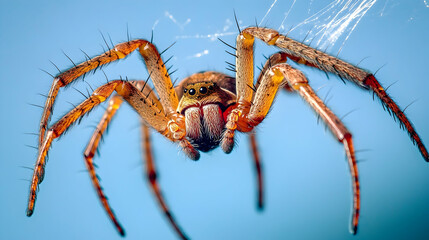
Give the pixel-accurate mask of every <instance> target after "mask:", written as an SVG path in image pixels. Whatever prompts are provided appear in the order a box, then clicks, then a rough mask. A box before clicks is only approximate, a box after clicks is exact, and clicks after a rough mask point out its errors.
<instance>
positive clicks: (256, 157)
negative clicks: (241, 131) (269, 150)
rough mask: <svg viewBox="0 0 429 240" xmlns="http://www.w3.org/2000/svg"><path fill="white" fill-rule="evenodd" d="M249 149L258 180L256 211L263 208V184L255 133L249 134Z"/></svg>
mask: <svg viewBox="0 0 429 240" xmlns="http://www.w3.org/2000/svg"><path fill="white" fill-rule="evenodd" d="M249 141H250V147H251V151H252V155H253V162H254V164H255V165H254V166H255V171H256V176H257V179H258V209H259V210H262V209H263V208H264V184H263V178H262V164H261V157H260V155H259V150H258V144H257V141H256V133H255V131H252V132H251V133H250V134H249Z"/></svg>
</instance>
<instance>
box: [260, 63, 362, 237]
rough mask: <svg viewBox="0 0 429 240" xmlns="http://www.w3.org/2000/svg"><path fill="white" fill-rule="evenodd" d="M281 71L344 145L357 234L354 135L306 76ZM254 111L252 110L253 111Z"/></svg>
mask: <svg viewBox="0 0 429 240" xmlns="http://www.w3.org/2000/svg"><path fill="white" fill-rule="evenodd" d="M276 70H279V71H280V72H281V74H282V75H283V76H284V78H285V80H286V81H287V83H288V85H289V87H290V88H291V89H293V90H295V91H297V92H298V93H299V94H300V95H301V97H302V98H303V99H304V100H305V101H306V102H307V103H308V104H309V105H310V106H311V107H312V108H313V109H314V111H315V112H316V113H317V114H318V115H320V116H321V118H322V119H323V121H324V122H325V123H326V124H327V125H328V127H329V129H330V130H331V132H332V133H333V134H334V136H335V137H336V138H337V139H338V141H339V142H341V143H343V145H344V150H345V152H346V155H347V160H348V165H349V170H350V175H351V178H352V189H353V210H352V217H351V224H350V232H351V233H352V234H356V233H357V227H358V223H359V212H360V184H359V174H358V167H357V162H356V156H355V151H354V147H353V142H352V134H351V133H350V132H349V130H348V129H347V128H346V127H345V126H344V124H343V123H342V122H341V120H340V119H339V118H338V117H337V116H336V115H335V114H334V113H333V112H332V111H331V110H330V109H329V108H328V107H327V106H326V105H325V104H324V103H323V101H322V100H321V99H320V98H319V97H318V96H317V95H316V93H315V92H314V90H313V89H312V88H311V87H310V85H309V84H308V81H307V79H306V77H305V76H304V74H302V72H300V71H299V70H297V69H294V68H292V67H291V66H290V65H288V64H279V65H276V66H275V67H274V68H273V71H276ZM251 111H252V110H251Z"/></svg>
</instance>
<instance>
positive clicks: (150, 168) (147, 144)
mask: <svg viewBox="0 0 429 240" xmlns="http://www.w3.org/2000/svg"><path fill="white" fill-rule="evenodd" d="M141 128H142V138H143V141H142V146H143V152H144V160H146V161H145V164H146V177H147V179H148V181H149V183H150V186H151V188H152V191H153V194H154V195H155V197H156V199H157V200H158V204H159V205H160V207H161V209H162V211H163V212H164V214H165V216H166V217H167V218H168V220H169V221H170V224H171V225H172V227H173V228H174V230H175V231H176V233H177V234H178V235H179V236H180V238H181V239H183V240H186V239H188V237H187V236H186V234H185V233H184V232H183V230H182V229H181V228H180V226H179V225H178V224H177V222H176V220H175V219H174V217H173V214H172V213H171V211H170V210H169V208H168V206H167V204H166V202H165V200H164V197H163V196H162V193H161V189H160V186H159V184H158V175H157V173H156V168H155V161H154V158H153V155H152V146H151V140H150V130H149V128H148V127H147V126H146V125H145V124H144V123H142V124H141Z"/></svg>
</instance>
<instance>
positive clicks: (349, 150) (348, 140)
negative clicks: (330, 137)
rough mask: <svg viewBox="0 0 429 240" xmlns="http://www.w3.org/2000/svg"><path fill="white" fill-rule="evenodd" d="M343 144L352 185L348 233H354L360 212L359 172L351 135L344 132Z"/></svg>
mask: <svg viewBox="0 0 429 240" xmlns="http://www.w3.org/2000/svg"><path fill="white" fill-rule="evenodd" d="M342 142H343V144H344V150H345V152H346V155H347V162H348V164H349V169H350V175H351V177H352V187H353V210H352V216H351V222H350V233H352V234H353V235H356V233H357V229H358V224H359V213H360V184H359V174H358V168H357V161H356V156H355V151H354V146H353V142H352V135H351V134H346V135H345V137H344V139H343V140H342Z"/></svg>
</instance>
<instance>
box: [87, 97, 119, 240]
mask: <svg viewBox="0 0 429 240" xmlns="http://www.w3.org/2000/svg"><path fill="white" fill-rule="evenodd" d="M122 102H123V100H122V98H121V97H120V96H119V95H115V96H113V97H112V99H110V101H109V106H108V107H107V110H106V112H105V113H104V115H103V117H102V118H101V120H100V122H99V123H98V125H97V128H96V130H95V132H94V134H93V135H92V137H91V140H90V141H89V143H88V146H87V147H86V149H85V151H84V154H83V155H84V157H85V165H86V168H87V169H88V173H89V175H90V177H91V182H92V185H93V186H94V188H95V190H96V192H97V195H98V198H99V199H100V201H101V204H102V205H103V208H104V209H105V211H106V212H107V215H108V216H109V218H110V220H111V221H112V223H113V224H114V225H115V227H116V229H117V231H118V232H119V234H120V235H121V236H125V231H124V229H123V228H122V226H121V224H120V223H119V221H118V220H117V218H116V216H115V214H114V213H113V210H112V208H111V207H110V205H109V202H108V200H107V198H106V195H105V194H104V192H103V188H102V187H101V185H100V181H99V179H98V176H97V174H96V172H95V166H94V162H93V157H94V155H95V152H96V151H97V148H98V145H99V143H100V140H101V137H102V135H103V134H104V132H105V131H106V129H107V126H108V125H109V124H110V122H111V120H112V118H113V116H114V115H115V113H116V110H118V108H119V107H120V105H121V103H122Z"/></svg>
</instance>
